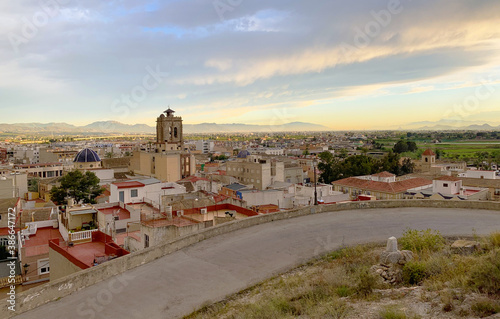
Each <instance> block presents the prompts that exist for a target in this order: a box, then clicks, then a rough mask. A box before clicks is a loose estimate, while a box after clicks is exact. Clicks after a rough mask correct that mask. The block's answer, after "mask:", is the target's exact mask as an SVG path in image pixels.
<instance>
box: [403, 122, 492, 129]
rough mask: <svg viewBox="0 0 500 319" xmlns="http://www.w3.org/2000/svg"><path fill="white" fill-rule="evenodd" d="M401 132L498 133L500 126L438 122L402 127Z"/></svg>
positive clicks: (410, 124)
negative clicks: (450, 131)
mask: <svg viewBox="0 0 500 319" xmlns="http://www.w3.org/2000/svg"><path fill="white" fill-rule="evenodd" d="M398 129H400V130H414V131H448V130H461V131H498V130H500V125H498V126H495V125H490V124H488V123H483V124H478V123H473V122H469V123H464V122H458V123H457V122H456V121H448V120H441V121H437V122H414V123H409V124H406V125H402V126H400V127H399V128H398Z"/></svg>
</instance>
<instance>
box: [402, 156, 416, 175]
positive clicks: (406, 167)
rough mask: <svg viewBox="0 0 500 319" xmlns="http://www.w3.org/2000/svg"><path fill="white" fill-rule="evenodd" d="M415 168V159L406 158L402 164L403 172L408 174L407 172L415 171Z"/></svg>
mask: <svg viewBox="0 0 500 319" xmlns="http://www.w3.org/2000/svg"><path fill="white" fill-rule="evenodd" d="M414 169H415V164H414V163H413V161H412V160H411V159H409V158H405V159H404V160H403V164H402V165H401V174H403V175H406V174H411V173H413V170H414Z"/></svg>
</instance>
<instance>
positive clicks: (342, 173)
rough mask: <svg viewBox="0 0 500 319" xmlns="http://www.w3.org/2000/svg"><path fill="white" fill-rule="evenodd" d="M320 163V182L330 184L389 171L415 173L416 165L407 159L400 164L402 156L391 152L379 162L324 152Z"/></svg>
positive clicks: (365, 157) (362, 156) (397, 173)
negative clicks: (339, 180) (344, 179)
mask: <svg viewBox="0 0 500 319" xmlns="http://www.w3.org/2000/svg"><path fill="white" fill-rule="evenodd" d="M318 157H319V159H320V163H319V164H318V169H319V170H320V171H321V175H320V178H319V180H320V181H321V182H323V183H326V184H330V183H331V182H333V181H336V180H338V179H342V178H347V177H353V176H363V175H371V174H376V173H380V172H383V171H388V172H390V173H393V174H395V175H404V174H411V173H413V169H414V167H415V165H414V164H413V162H412V161H411V159H409V158H407V159H405V160H403V162H402V163H400V155H399V154H397V153H393V152H389V153H388V154H387V155H385V156H384V157H383V158H382V159H380V160H378V159H375V158H373V157H370V156H367V155H355V156H350V157H347V158H345V159H342V157H341V156H334V155H333V154H332V153H330V152H322V153H320V154H319V155H318Z"/></svg>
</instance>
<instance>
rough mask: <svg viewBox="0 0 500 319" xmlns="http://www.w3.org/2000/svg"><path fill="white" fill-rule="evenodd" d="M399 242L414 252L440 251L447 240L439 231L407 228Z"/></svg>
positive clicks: (404, 247)
mask: <svg viewBox="0 0 500 319" xmlns="http://www.w3.org/2000/svg"><path fill="white" fill-rule="evenodd" d="M399 243H400V245H401V248H402V249H406V250H411V251H413V252H422V251H438V250H440V249H442V248H443V247H444V244H445V240H444V238H443V236H441V234H440V233H439V231H433V230H431V229H427V230H420V231H419V230H416V229H407V230H406V231H405V232H404V233H403V236H402V237H401V238H400V239H399Z"/></svg>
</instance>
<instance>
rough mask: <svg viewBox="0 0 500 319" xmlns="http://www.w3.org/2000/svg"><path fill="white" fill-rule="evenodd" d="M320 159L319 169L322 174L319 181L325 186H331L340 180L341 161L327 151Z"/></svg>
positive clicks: (322, 153)
mask: <svg viewBox="0 0 500 319" xmlns="http://www.w3.org/2000/svg"><path fill="white" fill-rule="evenodd" d="M318 157H319V159H320V162H319V163H318V169H319V171H320V172H321V174H320V176H319V181H321V182H322V183H325V184H330V183H331V182H333V181H335V180H337V179H339V177H340V167H339V159H338V158H337V157H335V156H333V154H332V153H330V152H326V151H325V152H321V153H319V155H318Z"/></svg>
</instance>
